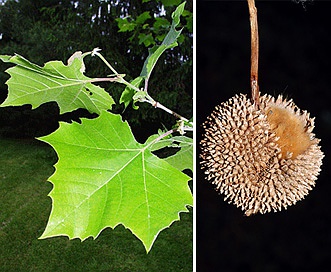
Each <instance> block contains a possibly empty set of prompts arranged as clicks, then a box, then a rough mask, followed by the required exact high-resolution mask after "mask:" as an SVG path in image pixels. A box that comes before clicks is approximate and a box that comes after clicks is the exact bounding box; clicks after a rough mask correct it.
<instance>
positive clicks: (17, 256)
mask: <svg viewBox="0 0 331 272" xmlns="http://www.w3.org/2000/svg"><path fill="white" fill-rule="evenodd" d="M56 160H57V157H56V154H55V152H54V151H53V149H52V148H51V147H50V146H49V145H47V144H45V143H43V142H40V141H37V140H26V139H24V140H22V139H2V138H0V162H1V163H0V175H1V183H0V191H1V192H3V193H2V194H1V195H0V207H1V212H0V222H1V224H0V252H1V258H0V268H1V269H0V270H1V271H8V272H9V271H34V272H54V271H75V272H86V271H95V272H97V271H130V272H138V271H139V272H150V271H157V270H159V268H160V267H166V268H167V269H166V271H167V272H171V271H172V272H178V271H185V272H191V271H192V247H193V244H192V237H193V236H192V227H191V226H192V215H193V213H192V209H190V213H181V214H180V217H181V219H180V221H177V222H176V223H174V224H173V225H172V226H171V228H170V229H168V230H165V231H162V232H161V233H160V235H159V236H158V239H157V240H156V241H155V244H154V246H153V250H151V251H150V252H149V254H146V250H145V248H144V246H143V245H142V243H141V242H140V241H139V240H138V239H135V237H134V236H133V235H132V233H131V232H130V231H129V230H127V229H125V228H124V227H123V226H121V225H119V226H117V227H116V228H115V229H114V230H113V229H110V228H108V229H106V230H104V231H102V233H101V234H100V235H99V236H98V239H97V240H94V239H92V238H89V239H87V240H85V241H84V242H83V243H82V242H81V241H80V240H79V239H74V240H68V239H67V238H66V237H54V238H52V239H42V240H37V239H36V237H37V236H40V235H41V234H42V232H43V229H44V227H45V222H46V220H47V218H48V216H49V212H50V210H51V199H50V198H49V197H47V193H48V192H49V191H50V189H51V187H52V186H51V184H50V183H49V182H46V180H47V178H48V177H49V175H51V174H52V172H53V171H54V170H53V166H52V165H53V164H54V163H55V162H56Z"/></svg>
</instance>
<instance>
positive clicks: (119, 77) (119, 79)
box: [91, 48, 193, 125]
mask: <svg viewBox="0 0 331 272" xmlns="http://www.w3.org/2000/svg"><path fill="white" fill-rule="evenodd" d="M99 51H100V49H99V48H95V49H94V50H93V51H92V52H91V55H92V56H98V57H99V58H100V59H101V60H102V61H103V62H104V63H105V64H106V65H107V66H108V67H109V68H110V70H112V71H113V73H114V74H115V76H116V77H115V78H109V79H108V80H107V78H101V79H93V81H95V82H97V81H116V82H118V83H123V84H125V85H126V86H128V87H130V88H132V89H133V90H135V91H136V92H139V91H140V89H139V88H138V87H136V86H134V85H132V84H131V83H130V82H128V81H126V80H125V79H124V78H123V76H122V75H121V74H119V73H117V71H116V70H115V69H114V67H113V66H112V65H111V64H110V63H109V62H108V61H107V60H106V59H105V58H104V57H103V56H102V54H100V53H99ZM147 88H148V79H146V80H145V88H144V92H145V95H144V97H143V98H141V99H139V102H147V103H150V104H151V105H152V106H153V107H155V108H159V109H162V110H164V111H165V112H167V113H169V114H171V115H173V116H175V117H176V118H177V119H179V120H182V121H184V122H187V123H188V122H189V120H188V119H186V118H185V117H183V116H181V115H179V114H178V113H176V112H174V111H172V110H170V109H168V108H167V107H165V106H164V105H162V104H161V103H160V102H157V101H155V100H154V99H153V98H152V97H151V96H150V95H149V94H148V92H147ZM189 124H190V125H193V123H192V122H190V123H189Z"/></svg>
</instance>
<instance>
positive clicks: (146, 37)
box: [138, 33, 155, 47]
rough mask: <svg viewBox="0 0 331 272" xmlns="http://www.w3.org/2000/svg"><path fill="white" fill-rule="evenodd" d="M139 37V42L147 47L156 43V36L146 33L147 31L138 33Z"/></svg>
mask: <svg viewBox="0 0 331 272" xmlns="http://www.w3.org/2000/svg"><path fill="white" fill-rule="evenodd" d="M138 38H139V44H142V43H143V44H144V45H145V46H146V47H148V46H150V45H153V44H155V41H154V38H153V35H152V34H150V33H149V34H145V33H140V34H139V35H138Z"/></svg>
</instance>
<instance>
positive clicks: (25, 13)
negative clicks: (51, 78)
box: [0, 0, 193, 140]
mask: <svg viewBox="0 0 331 272" xmlns="http://www.w3.org/2000/svg"><path fill="white" fill-rule="evenodd" d="M180 2H182V1H181V0H162V1H155V0H143V1H141V0H133V1H132V0H123V1H122V0H121V1H112V0H103V1H102V0H83V1H68V0H64V1H59V0H50V1H41V0H17V1H15V0H7V1H2V2H1V5H0V45H1V46H0V54H8V55H13V54H14V53H18V54H20V55H22V56H24V57H25V58H27V59H29V60H30V61H32V62H34V63H37V64H39V65H43V64H44V63H45V62H47V61H50V60H61V61H63V62H64V63H66V60H67V59H68V58H69V57H70V56H71V55H72V54H73V53H74V52H76V51H83V52H86V51H91V50H92V49H93V48H95V47H99V48H101V49H102V53H103V55H104V56H105V58H106V59H107V60H109V61H110V62H111V63H112V64H113V66H114V68H115V69H116V70H117V71H118V72H120V73H124V74H126V75H127V76H126V78H127V79H129V80H130V79H133V78H135V77H137V76H139V74H140V71H141V69H142V66H143V63H144V60H145V59H146V57H147V56H148V47H152V46H153V45H155V44H159V43H161V42H162V39H163V38H164V35H165V34H166V33H167V31H168V28H169V27H170V24H171V12H172V11H173V10H174V9H175V8H176V6H177V5H179V4H180ZM185 9H186V10H185V12H184V14H183V18H182V21H181V27H183V28H184V29H183V31H182V35H181V37H180V40H179V41H180V42H179V46H177V47H175V48H173V49H172V50H168V51H167V52H166V53H165V54H164V55H163V56H162V57H161V59H160V60H159V62H158V64H157V67H156V69H155V71H154V72H153V75H152V77H151V80H150V82H149V90H150V93H151V95H152V96H153V98H154V99H156V100H158V101H160V102H161V103H163V104H165V105H167V106H168V107H169V108H171V109H172V110H174V111H176V112H178V113H180V114H181V115H183V116H185V117H187V118H190V117H191V116H192V93H193V92H192V89H193V68H192V61H193V52H192V44H193V42H192V40H193V35H192V32H193V31H192V28H193V27H192V18H193V17H192V9H193V1H192V0H189V1H187V3H186V6H185ZM85 61H86V66H87V75H88V76H90V77H102V76H106V75H108V74H110V71H109V70H107V67H105V65H103V64H102V63H101V61H100V60H98V59H97V58H95V59H93V58H86V59H85ZM8 67H9V66H8V65H7V64H4V63H0V102H1V103H2V102H3V101H4V100H5V98H6V96H7V86H6V85H5V81H6V80H7V79H8V78H9V77H8V75H7V74H6V73H5V72H4V71H5V70H6V68H8ZM102 87H104V88H106V90H107V91H108V92H109V93H110V94H111V95H112V96H113V97H114V99H115V100H116V101H118V100H119V97H120V94H121V92H122V91H123V89H124V88H123V86H122V85H119V84H106V85H103V86H102ZM140 106H141V108H142V110H139V111H135V110H133V109H132V108H131V107H128V108H127V109H126V110H125V111H124V112H123V107H121V106H118V105H117V106H116V108H115V109H114V111H117V112H121V113H122V112H123V117H124V118H125V119H127V120H128V121H129V122H130V124H131V126H132V127H133V131H134V133H135V134H136V136H137V137H138V140H139V138H144V134H146V133H147V134H148V133H151V132H155V131H156V130H157V129H158V128H160V127H162V126H165V127H167V128H170V127H171V125H172V124H173V123H174V121H175V120H174V118H173V117H171V116H169V115H168V114H166V113H164V112H162V111H160V110H155V109H153V108H151V106H150V105H145V104H143V105H140ZM81 116H88V114H87V113H86V112H82V111H78V112H76V113H75V114H69V115H68V114H67V115H64V116H60V115H59V113H58V109H57V106H56V105H55V103H49V104H46V105H43V106H41V107H39V108H38V109H36V110H31V107H30V106H29V105H26V106H22V107H8V108H0V135H3V136H7V137H8V136H9V137H34V136H41V135H44V134H47V133H50V132H51V131H52V130H54V129H56V128H57V126H58V121H59V120H71V119H74V120H77V118H78V117H81ZM147 123H148V125H147Z"/></svg>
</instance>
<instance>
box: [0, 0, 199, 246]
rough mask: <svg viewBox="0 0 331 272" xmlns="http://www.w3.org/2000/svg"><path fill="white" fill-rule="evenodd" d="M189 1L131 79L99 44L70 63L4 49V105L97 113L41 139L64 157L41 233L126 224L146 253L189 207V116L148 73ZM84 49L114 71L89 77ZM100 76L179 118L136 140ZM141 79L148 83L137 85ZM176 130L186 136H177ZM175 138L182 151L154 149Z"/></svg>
mask: <svg viewBox="0 0 331 272" xmlns="http://www.w3.org/2000/svg"><path fill="white" fill-rule="evenodd" d="M184 5H185V3H183V4H181V5H179V6H178V7H177V8H176V10H175V11H174V12H173V14H172V19H173V22H172V25H171V28H170V29H169V32H168V34H167V35H166V36H165V39H164V41H163V42H162V44H161V45H156V46H154V47H153V48H152V49H151V50H150V53H149V55H148V57H147V58H146V61H145V64H144V66H143V68H142V72H141V74H140V76H139V78H138V79H137V78H136V79H135V80H133V83H134V84H131V83H130V82H128V81H127V80H126V79H125V78H124V77H125V75H124V74H120V73H118V72H117V71H116V69H115V68H114V67H113V66H112V65H111V64H110V63H109V62H108V61H107V60H106V59H105V58H104V56H103V55H102V54H101V53H100V52H99V51H100V50H99V49H98V48H95V49H94V50H93V51H90V52H86V53H82V52H76V53H75V54H73V55H72V56H71V57H70V58H69V59H68V62H67V65H64V64H63V63H62V62H61V61H50V62H47V63H46V64H45V65H44V66H43V67H41V66H39V65H37V64H34V63H32V62H30V61H28V60H27V59H25V58H23V57H22V56H20V55H17V54H16V55H15V56H8V55H0V59H1V60H2V61H4V62H8V63H12V64H15V65H16V66H15V67H12V68H9V69H8V70H7V73H8V74H9V75H10V76H11V77H10V79H9V80H8V82H7V84H8V87H9V95H8V97H7V99H6V100H5V102H4V103H3V105H2V106H16V105H24V104H31V105H32V107H33V108H36V107H38V106H40V105H42V104H44V103H46V102H51V101H53V102H56V103H57V105H58V106H59V109H60V113H65V112H70V111H73V110H76V109H79V108H83V109H86V110H88V111H89V112H91V113H95V114H97V115H99V117H97V118H95V119H92V120H87V119H82V120H81V121H79V123H71V124H66V123H61V124H60V127H59V129H58V130H57V131H55V132H54V133H52V134H50V135H49V136H45V137H42V138H40V139H41V140H42V141H45V142H47V143H49V144H50V145H52V146H53V148H54V149H55V151H56V152H57V155H58V157H59V161H58V163H57V164H56V171H55V173H54V174H53V175H52V176H51V178H50V181H51V182H52V183H53V185H54V187H53V190H52V192H51V194H50V196H51V198H52V200H53V208H52V212H51V215H50V218H49V222H48V225H47V227H46V230H45V232H44V234H43V235H42V238H46V237H52V236H58V235H67V236H68V237H69V238H76V237H77V238H80V239H82V240H84V239H86V238H87V237H89V236H93V237H97V236H98V235H99V234H100V232H101V231H102V230H103V229H104V228H106V227H112V228H114V227H115V226H117V225H118V224H122V225H124V226H125V227H127V228H129V229H130V230H131V231H132V232H133V233H134V234H135V235H136V236H137V237H138V238H139V239H140V240H141V241H142V242H143V244H144V246H145V248H146V250H147V252H148V251H149V250H150V249H151V246H152V244H153V242H154V241H155V239H156V237H157V235H158V234H159V232H160V231H161V230H162V229H164V228H166V227H168V226H169V225H170V224H171V223H172V222H173V221H175V220H179V212H182V211H188V210H187V209H186V206H187V205H192V204H193V203H192V194H191V192H190V189H189V187H188V185H187V181H188V180H189V177H188V176H187V175H185V174H183V173H182V172H181V171H180V170H183V167H184V168H186V167H191V170H192V160H193V158H192V152H191V150H192V141H191V140H190V139H189V138H187V137H185V136H183V134H184V132H185V131H186V130H187V131H191V130H192V129H193V128H192V122H190V121H189V120H188V119H186V118H184V117H182V116H180V115H179V114H177V113H175V112H173V111H172V110H170V109H168V108H167V107H165V106H164V105H162V104H161V103H159V102H157V101H156V100H154V99H153V98H152V97H151V95H150V94H149V93H148V80H149V78H150V75H151V73H152V71H153V69H154V67H155V65H156V62H157V61H158V59H159V58H160V57H161V54H162V53H163V52H165V50H166V49H169V48H173V47H174V46H176V45H177V39H178V37H179V35H180V33H181V31H180V30H177V29H176V27H177V26H178V25H179V22H180V16H181V14H182V13H183V11H184ZM86 56H92V57H94V56H96V57H98V58H100V59H101V60H102V61H103V62H104V64H106V66H107V67H108V68H109V69H110V70H111V71H112V74H111V75H110V76H108V77H105V78H91V77H87V76H85V75H84V73H85V67H86V64H85V62H84V60H85V57H86ZM96 82H111V83H114V82H116V83H122V84H124V85H126V89H125V90H124V92H127V91H129V92H130V94H131V95H125V96H124V97H125V98H126V99H127V100H125V103H126V104H128V103H129V100H130V101H131V100H133V101H132V102H133V103H138V102H147V103H149V104H151V105H153V106H154V107H156V108H160V109H163V110H164V111H166V112H168V113H170V114H172V115H174V116H175V117H176V118H177V119H178V120H177V123H176V124H175V125H174V127H173V128H172V129H171V130H168V131H165V132H161V134H159V135H153V136H151V137H150V138H149V139H148V140H147V141H146V142H145V143H144V144H140V143H138V142H137V141H136V140H135V138H134V136H133V135H132V132H131V129H130V127H129V125H128V124H127V123H123V122H122V121H121V117H120V116H117V115H115V114H113V113H110V112H108V111H107V110H109V109H110V108H111V105H112V104H114V100H113V99H112V97H111V96H109V94H108V93H107V92H106V91H105V89H104V88H102V87H100V86H97V85H95V84H94V83H96ZM142 82H144V83H145V87H144V88H142V89H140V88H139V85H140V84H141V83H142ZM122 97H123V96H122ZM176 132H178V133H180V134H181V136H175V135H176ZM162 139H167V140H166V141H162ZM175 144H177V147H179V148H180V150H179V152H177V153H175V154H173V155H171V156H170V157H168V158H166V159H160V158H158V157H157V156H156V155H154V154H153V153H152V151H156V150H158V149H160V148H164V147H167V146H168V147H172V146H173V145H175ZM155 145H158V148H156V147H155ZM179 161H181V164H178V162H179ZM177 164H178V165H177Z"/></svg>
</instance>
